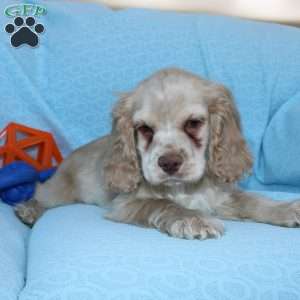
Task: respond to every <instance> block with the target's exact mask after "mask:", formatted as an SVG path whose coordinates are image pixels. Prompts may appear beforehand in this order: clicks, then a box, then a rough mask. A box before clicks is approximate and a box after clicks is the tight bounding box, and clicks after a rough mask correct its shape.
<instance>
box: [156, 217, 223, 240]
mask: <svg viewBox="0 0 300 300" xmlns="http://www.w3.org/2000/svg"><path fill="white" fill-rule="evenodd" d="M160 230H161V231H164V232H166V233H168V234H169V235H170V236H173V237H177V238H184V239H200V240H204V239H207V238H219V237H221V236H222V235H223V234H224V226H223V224H222V223H221V222H220V221H219V220H217V219H214V218H206V217H202V216H186V217H181V218H178V219H174V220H170V221H169V222H166V223H165V224H164V226H163V227H161V228H160Z"/></svg>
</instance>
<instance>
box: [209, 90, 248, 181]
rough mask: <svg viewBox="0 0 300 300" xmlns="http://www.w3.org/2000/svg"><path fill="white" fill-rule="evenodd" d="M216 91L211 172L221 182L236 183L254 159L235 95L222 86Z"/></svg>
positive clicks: (211, 111) (211, 106) (211, 102)
mask: <svg viewBox="0 0 300 300" xmlns="http://www.w3.org/2000/svg"><path fill="white" fill-rule="evenodd" d="M212 90H213V91H212V92H211V93H210V96H212V97H211V98H210V100H209V103H208V111H209V119H210V120H209V121H210V125H209V126H210V141H209V147H208V172H209V174H210V175H212V176H213V177H215V179H217V181H219V182H227V183H228V182H235V181H237V180H239V179H240V178H241V177H242V176H243V175H244V174H245V173H246V172H248V171H249V170H250V169H251V167H252V158H251V154H250V152H249V150H248V148H247V145H246V142H245V140H244V138H243V135H242V132H241V125H240V118H239V113H238V111H237V109H236V107H235V105H234V102H233V99H232V95H231V93H230V92H229V90H227V89H226V88H225V87H224V86H222V85H214V86H213V87H212Z"/></svg>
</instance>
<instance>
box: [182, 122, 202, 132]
mask: <svg viewBox="0 0 300 300" xmlns="http://www.w3.org/2000/svg"><path fill="white" fill-rule="evenodd" d="M204 123H205V119H204V118H202V119H190V120H187V121H186V122H185V123H184V131H185V132H186V133H188V134H194V133H196V132H197V131H198V130H199V129H200V128H201V127H202V126H203V125H204Z"/></svg>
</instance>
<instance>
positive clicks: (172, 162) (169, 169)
mask: <svg viewBox="0 0 300 300" xmlns="http://www.w3.org/2000/svg"><path fill="white" fill-rule="evenodd" d="M157 163H158V165H159V167H160V168H161V169H162V170H163V171H164V172H165V173H167V174H168V175H173V174H175V173H176V172H177V171H178V170H179V168H180V167H181V165H182V163H183V158H182V156H181V155H179V154H177V153H166V154H164V155H162V156H160V157H159V159H158V161H157Z"/></svg>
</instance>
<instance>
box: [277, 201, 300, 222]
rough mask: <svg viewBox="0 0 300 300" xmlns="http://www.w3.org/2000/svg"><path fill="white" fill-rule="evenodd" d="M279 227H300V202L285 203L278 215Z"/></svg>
mask: <svg viewBox="0 0 300 300" xmlns="http://www.w3.org/2000/svg"><path fill="white" fill-rule="evenodd" d="M280 225H281V226H286V227H300V201H299V200H298V201H293V202H290V203H287V204H286V205H285V206H284V208H283V210H282V213H281V214H280Z"/></svg>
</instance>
